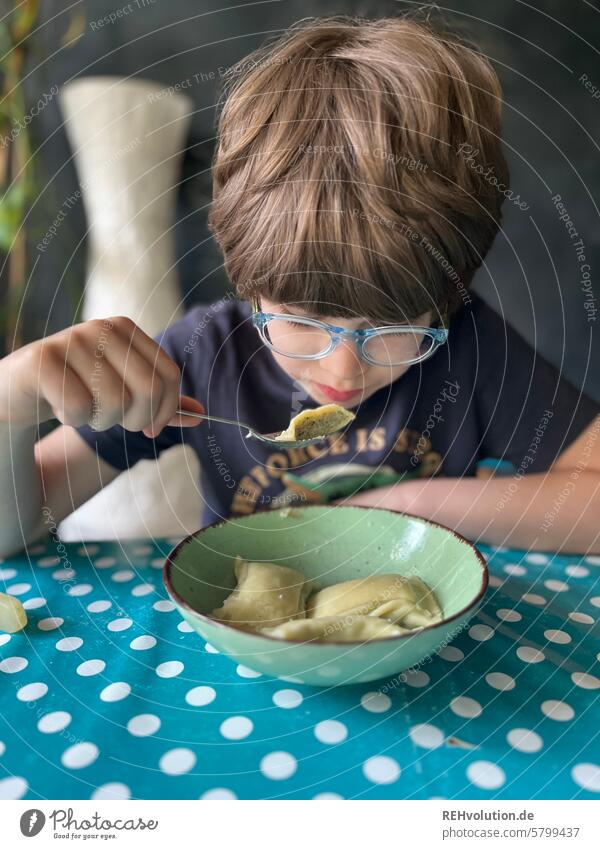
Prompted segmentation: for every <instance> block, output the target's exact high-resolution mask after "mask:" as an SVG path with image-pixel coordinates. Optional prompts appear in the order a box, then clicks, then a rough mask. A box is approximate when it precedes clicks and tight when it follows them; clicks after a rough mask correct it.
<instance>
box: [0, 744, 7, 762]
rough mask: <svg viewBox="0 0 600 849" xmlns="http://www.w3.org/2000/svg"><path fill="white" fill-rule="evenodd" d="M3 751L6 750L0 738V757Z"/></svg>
mask: <svg viewBox="0 0 600 849" xmlns="http://www.w3.org/2000/svg"><path fill="white" fill-rule="evenodd" d="M5 751H6V746H5V745H4V743H3V742H2V740H0V758H1V757H2V755H3V754H4V752H5Z"/></svg>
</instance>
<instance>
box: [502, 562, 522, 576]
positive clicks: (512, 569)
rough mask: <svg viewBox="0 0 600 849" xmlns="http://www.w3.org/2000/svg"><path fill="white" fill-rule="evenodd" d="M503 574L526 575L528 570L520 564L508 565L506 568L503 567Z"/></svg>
mask: <svg viewBox="0 0 600 849" xmlns="http://www.w3.org/2000/svg"><path fill="white" fill-rule="evenodd" d="M502 571H503V572H506V574H507V575H526V574H527V569H526V568H525V567H524V566H521V565H520V564H519V563H507V564H506V566H504V567H503V570H502Z"/></svg>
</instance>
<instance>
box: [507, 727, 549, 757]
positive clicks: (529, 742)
mask: <svg viewBox="0 0 600 849" xmlns="http://www.w3.org/2000/svg"><path fill="white" fill-rule="evenodd" d="M506 739H507V740H508V744H509V746H512V748H513V749H516V750H517V752H524V753H525V754H532V753H533V752H539V751H540V749H541V748H543V746H544V741H543V740H542V738H541V737H540V735H539V734H536V732H535V731H530V730H529V729H528V728H512V729H511V730H510V731H509V732H508V734H507V735H506Z"/></svg>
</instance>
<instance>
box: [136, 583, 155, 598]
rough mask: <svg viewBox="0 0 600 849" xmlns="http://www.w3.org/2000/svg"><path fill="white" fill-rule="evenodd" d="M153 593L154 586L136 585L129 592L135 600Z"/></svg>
mask: <svg viewBox="0 0 600 849" xmlns="http://www.w3.org/2000/svg"><path fill="white" fill-rule="evenodd" d="M153 592H154V584H138V585H137V587H134V588H133V589H132V590H131V595H134V596H135V597H136V598H142V597H143V596H145V595H150V594H151V593H153Z"/></svg>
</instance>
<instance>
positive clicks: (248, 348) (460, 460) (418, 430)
mask: <svg viewBox="0 0 600 849" xmlns="http://www.w3.org/2000/svg"><path fill="white" fill-rule="evenodd" d="M156 340H157V341H158V342H159V343H160V345H161V346H162V347H163V348H164V350H165V351H166V352H167V353H168V354H169V356H170V357H171V358H172V359H173V360H174V361H175V362H176V363H177V364H178V366H179V367H180V368H181V372H182V380H181V392H182V394H185V395H190V396H192V397H194V398H196V399H197V400H199V401H200V402H201V403H202V404H204V406H205V408H206V411H207V413H209V414H213V415H217V416H223V417H225V418H232V419H238V420H240V421H242V422H248V423H249V424H250V425H251V426H252V427H254V428H256V429H257V430H258V431H260V432H272V431H277V430H283V429H284V428H285V427H286V426H287V425H288V423H289V421H290V419H291V417H292V416H294V415H296V414H297V413H298V412H300V410H301V409H305V408H307V407H309V408H310V407H316V406H317V403H316V402H315V401H314V400H313V399H312V398H310V397H309V396H307V395H306V393H305V392H304V390H302V388H301V387H300V386H299V385H298V384H296V383H295V382H294V380H293V379H292V378H290V377H288V375H287V374H286V373H285V372H284V371H283V369H281V367H280V366H279V365H278V364H277V363H276V361H275V359H274V358H273V356H272V354H271V352H270V351H269V350H268V349H267V348H266V347H265V346H264V344H263V343H262V341H261V339H260V337H259V336H258V333H257V332H256V330H255V329H254V327H253V326H252V322H251V310H250V306H249V304H247V303H246V302H240V301H238V300H236V299H234V298H231V297H226V298H224V299H223V300H221V301H218V302H216V303H214V304H211V305H209V306H200V307H196V308H195V309H192V310H191V311H190V312H189V313H188V314H187V315H186V316H184V318H182V319H181V320H179V321H178V322H176V323H175V324H173V325H171V326H170V327H169V328H167V329H166V330H165V331H164V332H163V333H161V334H159V336H157V337H156ZM353 411H354V412H355V413H356V419H355V421H354V422H352V424H351V425H350V426H349V427H348V429H347V430H346V431H344V433H343V434H342V435H341V436H340V435H333V436H330V437H328V439H327V440H325V441H324V442H323V443H320V444H317V445H312V446H310V447H308V448H305V449H295V450H289V449H287V450H286V449H276V450H274V449H273V448H272V447H269V446H267V445H264V444H262V443H260V442H258V441H256V440H253V439H246V438H245V437H246V431H244V430H241V429H239V428H235V427H231V426H229V425H224V424H212V423H211V424H209V423H207V422H204V423H202V424H200V425H199V426H198V427H194V428H179V427H166V428H165V429H164V430H163V431H162V433H161V434H160V435H159V436H158V437H157V438H155V439H150V438H148V437H146V436H145V435H144V434H143V433H142V432H141V431H140V432H131V431H126V430H124V429H123V428H122V427H120V426H118V425H116V426H114V427H112V428H110V429H109V430H106V431H102V432H97V431H94V430H92V429H91V428H90V427H87V426H85V427H81V428H78V432H79V433H80V434H81V436H82V438H83V439H85V441H86V442H87V443H88V444H89V445H90V446H91V447H92V448H93V449H94V450H95V451H97V452H98V454H99V455H100V456H101V457H102V458H103V459H104V460H106V461H107V462H108V463H110V464H111V465H112V466H114V467H115V468H117V469H121V470H123V469H126V468H128V467H131V466H133V465H135V463H137V462H138V460H142V459H150V458H155V457H157V456H158V455H159V454H160V452H161V451H163V450H165V449H166V448H169V447H170V446H171V445H174V444H177V443H181V442H185V443H188V444H189V445H190V446H192V448H193V449H194V450H195V451H196V453H197V455H198V457H199V460H200V465H201V491H202V496H203V500H204V508H203V515H202V517H201V518H200V523H201V525H202V526H204V525H207V524H210V523H211V522H214V521H216V520H218V519H222V518H227V517H231V516H239V515H244V514H247V513H251V512H254V511H255V510H258V509H271V508H273V507H279V506H281V505H282V504H289V503H294V501H301V502H306V501H307V500H308V501H318V500H321V501H323V500H330V499H331V498H332V497H339V496H341V495H342V494H347V493H348V492H349V491H350V492H354V491H358V490H359V489H360V488H363V487H365V486H373V485H385V484H386V483H391V482H393V481H395V480H399V479H402V478H403V477H406V476H407V475H409V476H429V475H433V474H438V475H439V474H443V475H445V476H449V477H460V476H462V475H473V474H475V470H476V467H477V464H478V463H479V462H480V461H481V460H482V459H484V458H490V457H493V458H496V459H497V460H498V461H505V462H506V461H508V462H509V463H510V464H512V467H513V472H514V474H516V475H521V474H527V473H530V472H540V471H544V470H546V469H548V468H549V466H550V465H551V464H552V463H553V462H554V460H555V459H556V458H557V457H558V455H559V454H560V453H561V452H562V451H564V450H565V448H567V446H568V445H569V444H570V443H572V442H573V440H574V439H575V438H576V437H577V436H578V435H579V434H580V433H581V431H582V430H584V428H585V427H586V426H587V425H589V424H590V422H591V421H592V420H593V418H594V417H595V416H596V415H598V413H599V412H600V408H599V406H598V405H597V404H596V403H595V402H594V401H592V400H591V399H590V398H588V397H587V396H585V395H583V394H582V393H581V392H580V391H579V390H578V389H576V388H575V387H574V386H573V385H572V384H570V383H569V382H568V381H566V380H565V379H564V378H563V377H561V375H560V373H559V372H558V370H557V369H556V368H555V367H554V366H552V365H551V364H550V363H548V362H547V361H546V360H544V359H543V358H542V357H541V356H539V354H537V353H536V352H535V350H534V349H533V348H532V347H531V346H530V345H529V344H528V343H527V342H526V341H525V340H524V339H523V338H522V337H521V336H520V335H519V334H518V333H517V332H516V331H515V330H513V329H512V328H511V327H510V326H508V325H507V324H506V323H505V322H504V321H503V320H502V319H501V318H500V317H499V316H498V315H497V314H496V313H495V312H494V311H493V310H492V309H491V308H490V307H488V306H487V305H486V304H485V303H484V302H483V301H482V300H481V299H480V298H478V297H477V296H476V295H474V294H472V295H471V303H470V304H469V305H465V306H463V307H461V309H460V310H459V311H458V312H457V313H456V314H455V315H453V317H452V319H451V322H450V333H449V338H448V344H447V345H445V346H442V347H441V348H440V349H438V351H437V352H436V353H435V354H434V355H433V356H432V357H431V358H430V359H428V360H426V361H424V362H423V363H419V364H417V365H414V366H412V367H411V368H410V369H409V370H408V371H407V372H406V373H405V374H404V375H402V376H401V377H400V378H398V379H397V380H396V381H394V382H393V383H391V384H390V385H389V386H386V387H383V388H382V389H380V390H378V391H377V392H376V393H375V394H373V395H372V396H371V397H370V398H368V399H367V400H366V401H365V402H364V403H362V404H360V405H359V406H358V407H357V408H354V410H353ZM332 482H333V483H332Z"/></svg>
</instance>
